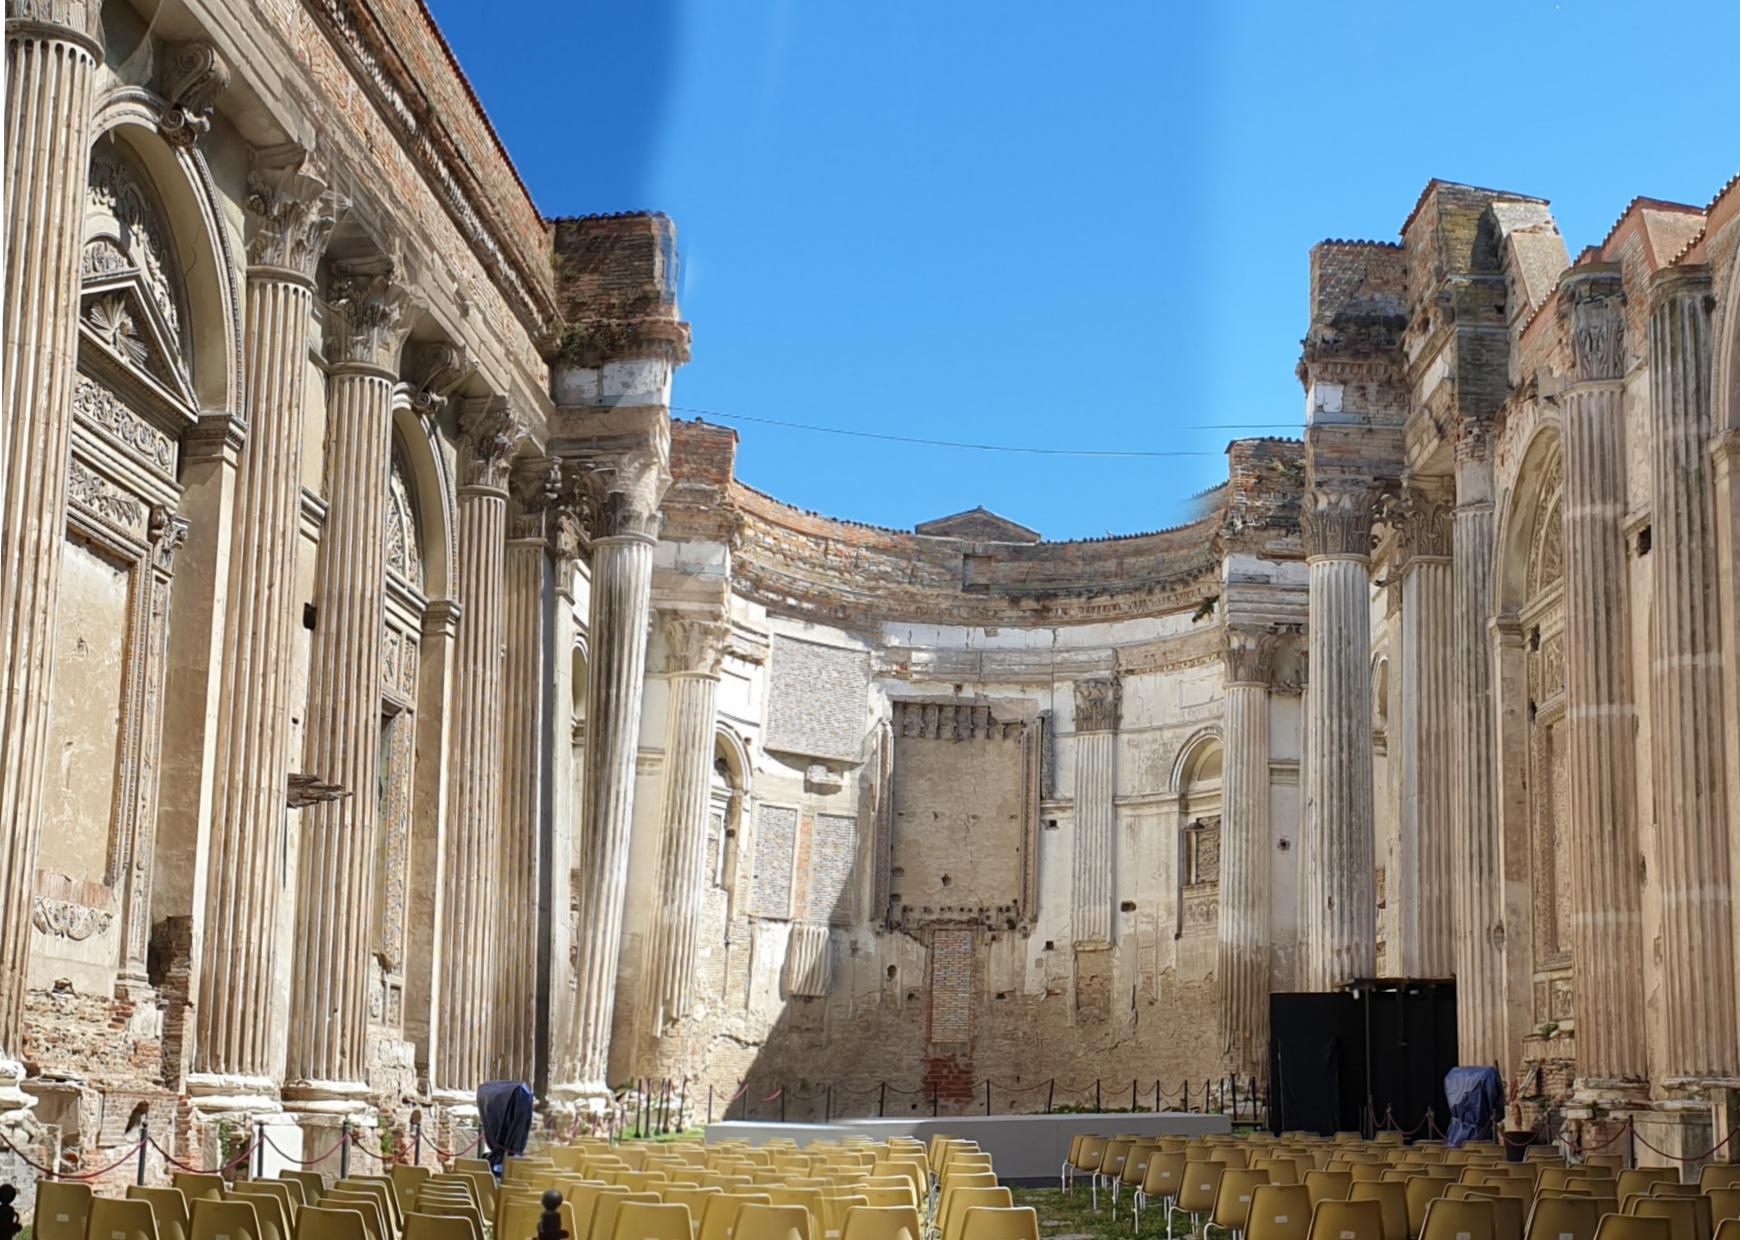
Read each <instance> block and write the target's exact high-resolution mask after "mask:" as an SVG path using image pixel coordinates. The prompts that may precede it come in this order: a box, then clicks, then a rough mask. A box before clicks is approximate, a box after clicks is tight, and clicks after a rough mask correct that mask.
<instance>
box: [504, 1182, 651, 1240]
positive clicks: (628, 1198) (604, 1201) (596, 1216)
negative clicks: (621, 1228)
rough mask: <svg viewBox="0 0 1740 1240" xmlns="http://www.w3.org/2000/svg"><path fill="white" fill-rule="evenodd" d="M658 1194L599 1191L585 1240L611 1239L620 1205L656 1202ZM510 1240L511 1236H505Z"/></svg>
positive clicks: (620, 1211) (620, 1210)
mask: <svg viewBox="0 0 1740 1240" xmlns="http://www.w3.org/2000/svg"><path fill="white" fill-rule="evenodd" d="M658 1199H659V1195H658V1194H657V1193H655V1192H650V1191H645V1190H643V1191H641V1192H626V1191H625V1192H620V1193H600V1194H599V1195H598V1196H597V1197H596V1198H594V1199H593V1203H592V1223H591V1225H590V1226H589V1227H587V1228H586V1238H587V1240H611V1237H612V1236H614V1235H615V1234H616V1216H617V1215H618V1214H620V1213H622V1207H623V1206H626V1205H632V1204H634V1203H635V1202H637V1201H638V1202H642V1203H649V1204H651V1203H657V1202H658ZM506 1240H511V1237H509V1238H506Z"/></svg>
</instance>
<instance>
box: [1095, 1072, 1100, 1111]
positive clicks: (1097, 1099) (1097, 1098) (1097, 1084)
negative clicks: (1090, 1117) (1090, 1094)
mask: <svg viewBox="0 0 1740 1240" xmlns="http://www.w3.org/2000/svg"><path fill="white" fill-rule="evenodd" d="M1099 1109H1100V1078H1099V1077H1097V1076H1096V1077H1095V1078H1094V1110H1096V1111H1098V1110H1099Z"/></svg>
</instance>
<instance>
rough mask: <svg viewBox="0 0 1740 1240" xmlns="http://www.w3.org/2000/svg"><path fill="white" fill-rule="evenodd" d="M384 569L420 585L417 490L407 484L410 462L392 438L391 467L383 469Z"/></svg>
mask: <svg viewBox="0 0 1740 1240" xmlns="http://www.w3.org/2000/svg"><path fill="white" fill-rule="evenodd" d="M384 536H385V543H386V560H387V568H388V570H389V571H391V572H395V573H397V574H398V575H399V576H400V577H403V578H404V579H405V580H406V581H407V582H409V583H410V584H411V585H412V586H414V587H416V588H417V589H419V590H420V589H422V588H423V526H422V521H421V519H420V516H419V514H418V511H417V490H416V488H415V487H414V486H412V485H411V465H410V462H409V461H407V460H406V459H405V451H404V448H403V447H402V446H401V445H400V443H399V441H398V439H397V438H394V440H393V456H392V466H391V468H390V469H389V470H388V471H387V510H386V530H385V534H384Z"/></svg>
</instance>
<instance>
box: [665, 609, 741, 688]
mask: <svg viewBox="0 0 1740 1240" xmlns="http://www.w3.org/2000/svg"><path fill="white" fill-rule="evenodd" d="M730 637H731V626H730V625H728V624H725V623H724V622H722V621H719V620H707V619H702V618H700V617H696V616H683V615H674V614H667V615H666V616H665V653H666V656H667V658H668V661H669V666H668V669H667V670H669V671H670V672H672V673H673V674H680V675H685V676H717V675H718V674H719V667H720V665H721V664H722V663H723V662H724V660H725V644H726V642H727V641H729V640H730Z"/></svg>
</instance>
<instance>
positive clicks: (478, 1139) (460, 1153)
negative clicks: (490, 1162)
mask: <svg viewBox="0 0 1740 1240" xmlns="http://www.w3.org/2000/svg"><path fill="white" fill-rule="evenodd" d="M481 1144H483V1130H482V1129H481V1128H480V1129H478V1132H477V1135H476V1136H475V1137H473V1138H472V1139H471V1144H470V1145H468V1146H466V1147H465V1148H464V1149H462V1150H454V1151H452V1152H449V1151H447V1150H444V1149H442V1148H441V1147H440V1146H439V1145H436V1144H435V1143H434V1142H433V1141H431V1142H430V1143H429V1148H430V1149H432V1150H434V1151H435V1157H437V1158H439V1159H441V1160H443V1161H451V1160H453V1159H455V1158H464V1157H465V1156H466V1155H467V1154H469V1153H471V1151H472V1150H474V1149H476V1148H477V1147H478V1146H479V1145H481Z"/></svg>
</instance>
